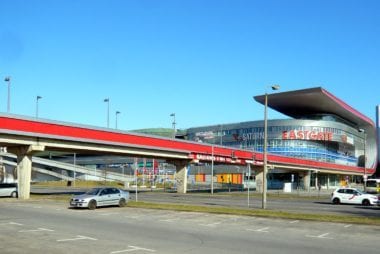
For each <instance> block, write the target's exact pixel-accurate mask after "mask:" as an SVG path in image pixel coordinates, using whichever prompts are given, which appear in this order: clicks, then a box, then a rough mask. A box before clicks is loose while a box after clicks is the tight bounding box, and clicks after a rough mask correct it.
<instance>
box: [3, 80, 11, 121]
mask: <svg viewBox="0 0 380 254" xmlns="http://www.w3.org/2000/svg"><path fill="white" fill-rule="evenodd" d="M4 81H5V82H7V83H8V102H7V112H8V113H10V112H11V77H10V76H7V77H5V79H4Z"/></svg>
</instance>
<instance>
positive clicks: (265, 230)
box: [246, 227, 269, 233]
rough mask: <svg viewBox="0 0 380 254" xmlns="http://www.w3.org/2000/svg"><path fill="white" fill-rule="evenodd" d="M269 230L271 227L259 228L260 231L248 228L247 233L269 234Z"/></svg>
mask: <svg viewBox="0 0 380 254" xmlns="http://www.w3.org/2000/svg"><path fill="white" fill-rule="evenodd" d="M267 229H269V227H265V228H259V229H251V228H247V229H246V230H247V231H253V232H261V233H269V231H268V230H267Z"/></svg>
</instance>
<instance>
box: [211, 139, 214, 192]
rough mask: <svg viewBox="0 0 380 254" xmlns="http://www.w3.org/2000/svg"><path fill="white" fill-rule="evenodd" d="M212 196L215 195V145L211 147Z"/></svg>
mask: <svg viewBox="0 0 380 254" xmlns="http://www.w3.org/2000/svg"><path fill="white" fill-rule="evenodd" d="M211 195H214V145H212V146H211Z"/></svg>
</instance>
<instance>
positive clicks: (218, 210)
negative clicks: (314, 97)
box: [128, 201, 380, 226]
mask: <svg viewBox="0 0 380 254" xmlns="http://www.w3.org/2000/svg"><path fill="white" fill-rule="evenodd" d="M128 207H136V208H146V209H161V210H173V211H186V212H202V213H215V214H230V215H243V216H258V217H268V218H278V219H292V220H308V221H322V222H336V223H350V224H365V225H378V226H380V218H368V217H364V218H363V217H356V216H343V215H331V214H307V213H290V212H284V211H279V210H262V209H237V208H228V207H208V206H195V205H183V204H167V203H150V202H149V203H148V202H135V201H130V202H128Z"/></svg>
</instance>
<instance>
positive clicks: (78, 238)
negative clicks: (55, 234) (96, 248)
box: [57, 235, 98, 242]
mask: <svg viewBox="0 0 380 254" xmlns="http://www.w3.org/2000/svg"><path fill="white" fill-rule="evenodd" d="M78 240H91V241H97V240H98V239H96V238H92V237H88V236H83V235H77V236H76V237H75V238H68V239H59V240H57V242H67V241H78Z"/></svg>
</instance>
